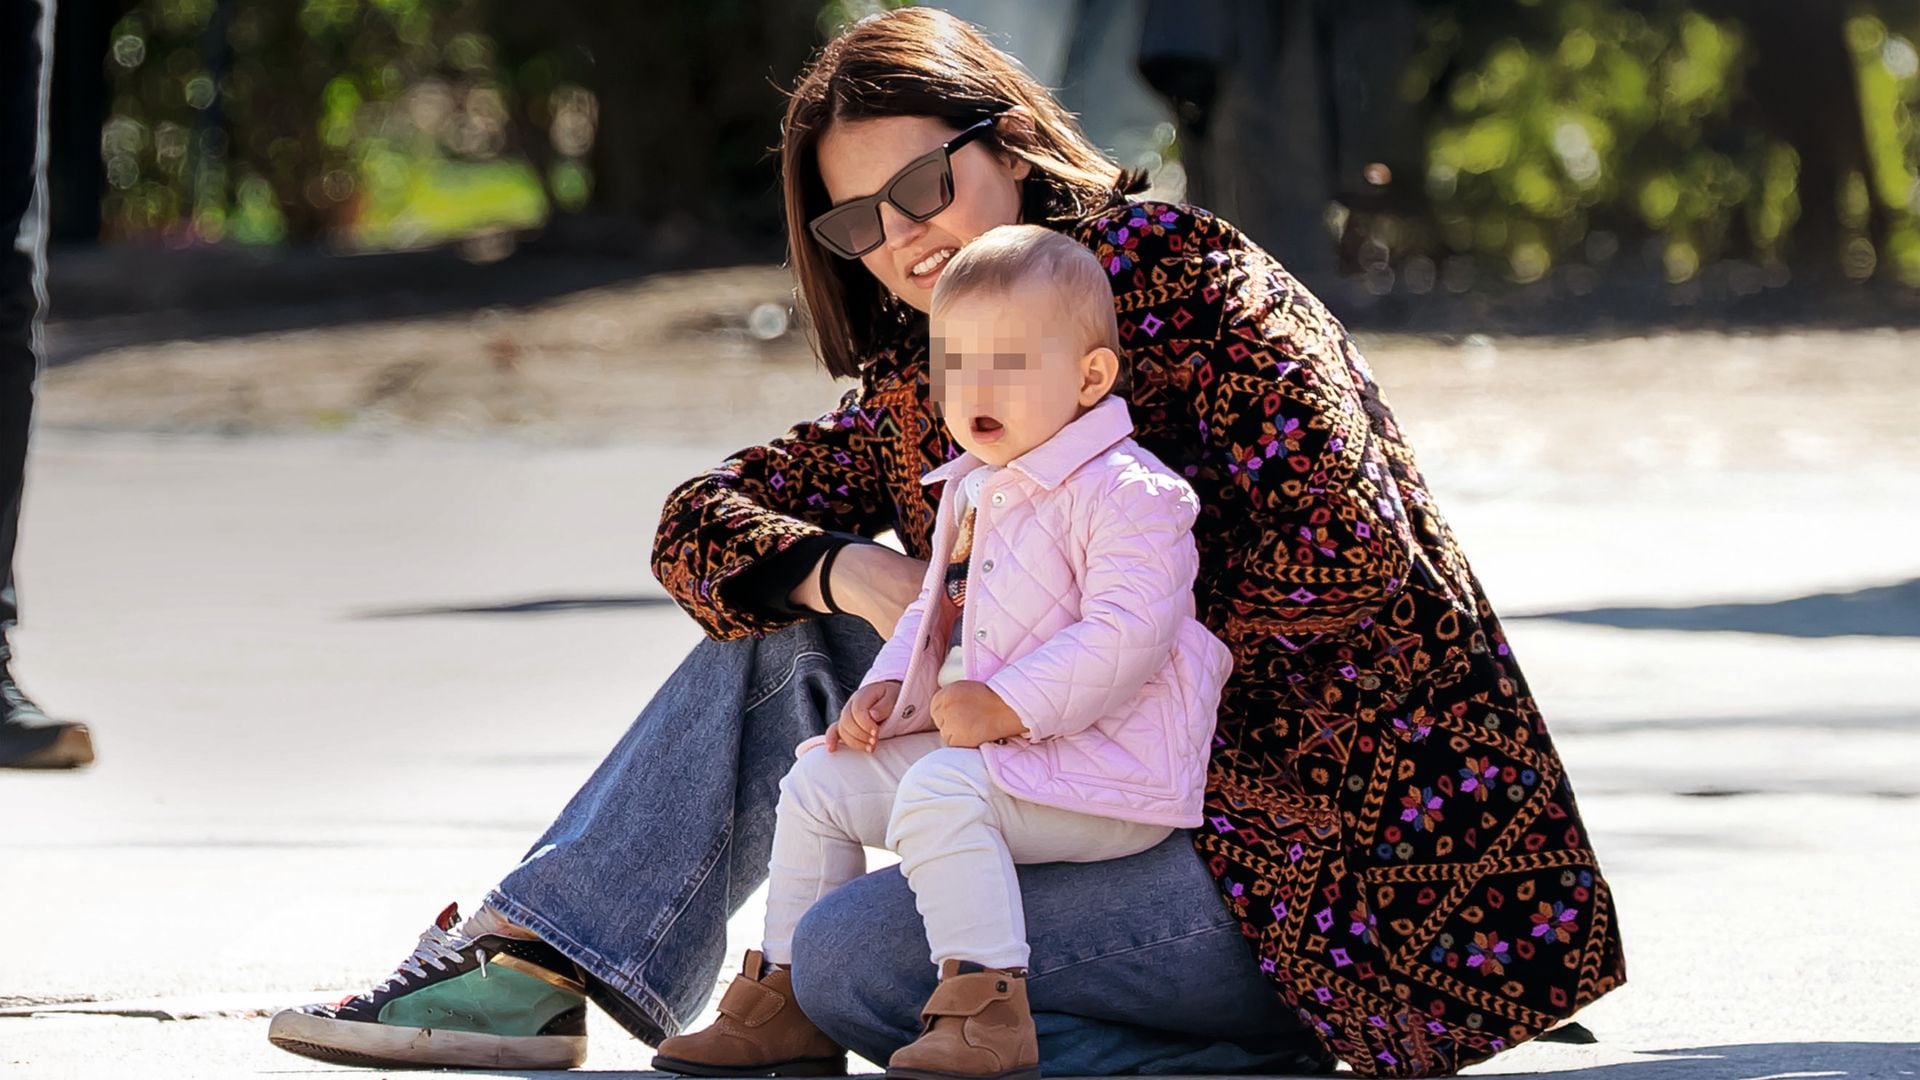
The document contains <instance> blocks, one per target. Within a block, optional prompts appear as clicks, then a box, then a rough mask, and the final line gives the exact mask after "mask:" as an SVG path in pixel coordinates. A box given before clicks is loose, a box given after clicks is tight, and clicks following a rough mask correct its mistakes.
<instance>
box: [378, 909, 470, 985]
mask: <svg viewBox="0 0 1920 1080" xmlns="http://www.w3.org/2000/svg"><path fill="white" fill-rule="evenodd" d="M471 944H473V941H472V939H470V938H468V937H466V936H464V935H461V936H455V935H454V934H450V933H448V932H447V931H445V930H442V929H440V927H438V926H429V927H427V932H426V933H424V934H421V935H420V944H418V945H416V946H415V947H414V950H413V955H412V956H409V957H407V958H406V959H405V960H402V961H401V962H400V966H399V967H398V968H395V969H394V972H393V974H391V975H389V976H387V977H386V979H385V980H383V981H382V982H381V983H380V985H379V986H376V987H374V988H373V991H372V993H374V994H378V993H379V992H380V991H382V990H385V989H386V988H387V987H388V986H390V985H392V984H393V983H394V982H395V981H398V982H399V984H400V985H401V986H405V985H406V984H407V976H408V975H409V974H411V975H412V976H413V977H414V978H416V979H424V978H426V977H427V966H428V965H432V967H433V969H434V970H435V971H445V970H447V961H449V960H451V961H453V962H454V963H456V964H457V963H459V962H460V961H461V960H462V959H463V958H464V957H463V956H462V953H461V950H462V949H464V948H466V947H467V946H469V945H471ZM475 956H476V957H477V958H478V959H479V961H480V977H481V978H483V979H484V978H486V976H487V953H486V950H485V949H480V950H477V951H476V953H475Z"/></svg>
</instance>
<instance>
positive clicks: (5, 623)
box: [0, 0, 93, 769]
mask: <svg viewBox="0 0 1920 1080" xmlns="http://www.w3.org/2000/svg"><path fill="white" fill-rule="evenodd" d="M52 62H53V0H0V241H4V243H5V245H6V246H5V248H4V249H0V768H16V769H20V768H29V769H31V768H38V769H70V768H74V767H77V766H80V765H85V764H87V763H88V762H90V761H92V760H93V738H92V735H91V734H90V733H89V732H88V731H87V728H86V726H85V725H83V724H75V723H67V722H56V721H52V720H49V719H47V715H46V714H45V713H43V712H41V711H40V707H39V706H38V705H36V704H34V702H33V700H32V699H31V698H29V697H27V695H26V694H25V693H24V692H23V691H22V690H21V689H20V685H19V684H18V683H17V682H15V681H14V677H13V650H12V646H11V645H10V643H9V642H8V640H7V635H8V633H9V632H10V631H11V630H12V629H13V625H14V622H15V621H16V620H17V619H18V618H19V613H20V609H19V600H18V593H17V590H16V589H15V586H14V580H13V551H14V544H15V541H16V540H17V539H18V538H19V535H20V500H21V492H22V488H23V487H24V484H25V480H26V470H27V436H28V433H29V431H30V429H31V427H32V424H33V390H34V382H35V381H36V380H37V379H38V378H39V374H40V354H41V341H40V334H41V319H42V315H43V311H44V308H45V306H46V302H47V294H46V273H47V182H46V175H47V130H46V117H47V95H48V92H49V89H50V86H51V83H50V76H51V65H52Z"/></svg>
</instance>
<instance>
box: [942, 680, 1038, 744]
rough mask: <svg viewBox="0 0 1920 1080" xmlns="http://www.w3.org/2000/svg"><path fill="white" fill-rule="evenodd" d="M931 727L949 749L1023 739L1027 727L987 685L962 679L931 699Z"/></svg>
mask: <svg viewBox="0 0 1920 1080" xmlns="http://www.w3.org/2000/svg"><path fill="white" fill-rule="evenodd" d="M931 710H932V712H933V726H934V727H937V728H939V729H940V741H941V742H943V743H945V744H947V745H948V746H966V747H975V746H979V745H981V744H982V743H990V742H994V741H996V740H999V739H1010V738H1012V737H1013V736H1015V735H1024V734H1026V731H1027V726H1026V725H1025V724H1024V723H1022V722H1021V721H1020V716H1019V714H1017V713H1015V712H1014V711H1013V710H1012V709H1010V708H1008V707H1007V703H1006V702H1005V701H1002V700H1001V699H1000V695H999V694H996V693H994V692H993V688H992V687H990V686H988V685H987V684H986V683H983V682H978V681H975V680H973V679H961V680H959V681H957V682H950V683H948V684H947V685H945V686H943V687H941V688H940V689H939V690H938V691H937V692H936V693H935V694H934V695H933V703H932V706H931Z"/></svg>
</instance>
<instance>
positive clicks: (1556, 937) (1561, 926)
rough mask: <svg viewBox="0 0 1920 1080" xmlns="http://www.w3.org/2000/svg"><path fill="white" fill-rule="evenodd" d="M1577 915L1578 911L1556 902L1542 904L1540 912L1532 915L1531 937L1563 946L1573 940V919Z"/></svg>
mask: <svg viewBox="0 0 1920 1080" xmlns="http://www.w3.org/2000/svg"><path fill="white" fill-rule="evenodd" d="M1578 914H1579V911H1578V910H1576V909H1574V908H1570V907H1567V906H1566V905H1565V904H1562V903H1561V902H1560V901H1558V900H1555V901H1554V902H1553V903H1551V904H1546V903H1543V904H1541V905H1540V910H1539V911H1536V912H1534V913H1533V936H1534V937H1537V938H1544V939H1546V940H1549V941H1557V942H1559V943H1560V944H1562V945H1565V944H1566V943H1567V942H1569V941H1572V940H1573V931H1574V917H1575V916H1576V915H1578Z"/></svg>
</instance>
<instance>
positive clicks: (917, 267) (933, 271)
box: [907, 247, 960, 289]
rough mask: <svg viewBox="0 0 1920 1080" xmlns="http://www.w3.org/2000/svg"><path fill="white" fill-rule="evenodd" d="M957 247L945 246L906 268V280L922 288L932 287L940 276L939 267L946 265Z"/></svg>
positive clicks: (957, 249)
mask: <svg viewBox="0 0 1920 1080" xmlns="http://www.w3.org/2000/svg"><path fill="white" fill-rule="evenodd" d="M959 250H960V249H959V248H951V247H945V248H941V249H940V250H938V251H935V252H934V253H932V254H931V255H928V256H927V257H926V258H923V259H921V260H920V261H919V262H916V263H914V264H913V265H912V266H910V267H908V268H907V280H909V281H911V282H913V283H914V284H915V285H918V286H920V287H921V288H923V289H932V288H933V283H934V281H935V280H937V279H938V278H939V277H940V269H941V267H944V266H946V265H947V260H948V259H951V258H953V256H954V253H955V252H957V251H959Z"/></svg>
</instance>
